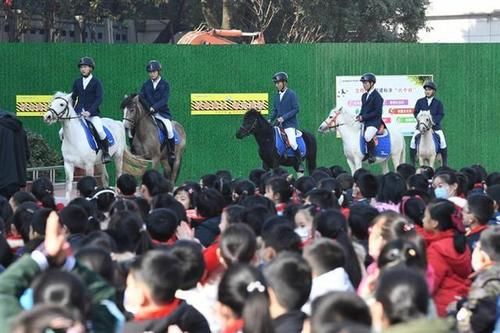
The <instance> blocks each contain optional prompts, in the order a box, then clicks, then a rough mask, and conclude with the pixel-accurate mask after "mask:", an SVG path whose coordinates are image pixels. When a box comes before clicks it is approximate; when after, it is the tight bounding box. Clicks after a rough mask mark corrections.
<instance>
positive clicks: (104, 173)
mask: <svg viewBox="0 0 500 333" xmlns="http://www.w3.org/2000/svg"><path fill="white" fill-rule="evenodd" d="M96 166H97V169H98V170H99V171H100V172H101V182H102V186H103V187H108V185H109V177H108V170H107V169H106V166H105V165H104V164H97V165H96Z"/></svg>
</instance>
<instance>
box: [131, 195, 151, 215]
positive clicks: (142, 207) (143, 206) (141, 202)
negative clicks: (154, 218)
mask: <svg viewBox="0 0 500 333" xmlns="http://www.w3.org/2000/svg"><path fill="white" fill-rule="evenodd" d="M133 200H134V201H135V203H136V204H137V206H138V207H139V214H140V215H141V218H142V219H143V220H144V219H146V216H148V214H149V211H150V210H151V205H150V204H149V202H148V201H147V200H146V199H144V198H143V197H136V198H134V199H133Z"/></svg>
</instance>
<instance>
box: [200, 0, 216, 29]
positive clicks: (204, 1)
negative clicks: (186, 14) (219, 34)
mask: <svg viewBox="0 0 500 333" xmlns="http://www.w3.org/2000/svg"><path fill="white" fill-rule="evenodd" d="M208 2H209V1H208V0H201V11H202V13H203V17H205V20H206V21H207V24H208V26H209V27H211V28H220V23H219V20H218V19H217V16H216V15H215V13H214V11H213V8H212V7H211V6H210V4H209V3H208Z"/></svg>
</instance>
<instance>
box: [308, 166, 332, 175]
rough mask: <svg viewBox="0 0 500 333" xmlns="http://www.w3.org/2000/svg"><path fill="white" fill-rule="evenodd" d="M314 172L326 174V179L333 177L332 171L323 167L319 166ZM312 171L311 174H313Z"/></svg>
mask: <svg viewBox="0 0 500 333" xmlns="http://www.w3.org/2000/svg"><path fill="white" fill-rule="evenodd" d="M314 171H321V172H324V173H326V174H327V175H328V177H333V175H332V170H331V169H330V168H327V167H325V166H319V167H317V168H316V169H314ZM314 171H313V173H314Z"/></svg>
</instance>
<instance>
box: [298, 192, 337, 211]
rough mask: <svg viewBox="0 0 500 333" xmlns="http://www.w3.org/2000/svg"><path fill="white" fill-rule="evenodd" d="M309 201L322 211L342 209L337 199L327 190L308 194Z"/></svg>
mask: <svg viewBox="0 0 500 333" xmlns="http://www.w3.org/2000/svg"><path fill="white" fill-rule="evenodd" d="M306 197H307V201H309V202H310V203H311V204H313V205H316V206H318V207H320V208H321V209H328V208H340V206H339V203H338V201H337V197H336V196H335V195H334V194H333V192H331V191H329V190H325V189H320V188H318V189H314V190H311V191H309V192H308V193H307V196H306Z"/></svg>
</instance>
